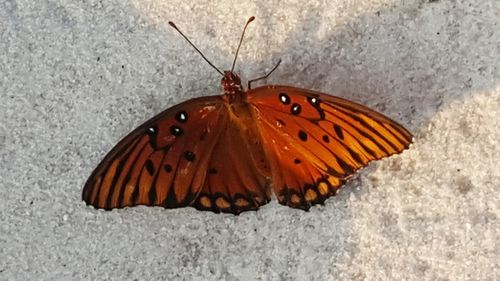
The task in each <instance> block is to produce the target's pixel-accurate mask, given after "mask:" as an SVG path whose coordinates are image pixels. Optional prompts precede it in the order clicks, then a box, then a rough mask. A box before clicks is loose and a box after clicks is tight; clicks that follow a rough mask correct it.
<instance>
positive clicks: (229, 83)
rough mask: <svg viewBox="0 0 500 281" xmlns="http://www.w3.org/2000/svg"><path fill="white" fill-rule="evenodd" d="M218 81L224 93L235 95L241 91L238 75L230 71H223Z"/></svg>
mask: <svg viewBox="0 0 500 281" xmlns="http://www.w3.org/2000/svg"><path fill="white" fill-rule="evenodd" d="M220 83H221V85H222V88H223V89H224V95H236V94H237V93H241V92H243V86H242V85H241V79H240V77H238V75H236V74H235V73H234V72H232V71H224V76H223V77H222V80H221V81H220Z"/></svg>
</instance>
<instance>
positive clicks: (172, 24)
mask: <svg viewBox="0 0 500 281" xmlns="http://www.w3.org/2000/svg"><path fill="white" fill-rule="evenodd" d="M168 24H169V25H170V26H171V27H173V28H175V30H177V32H179V33H180V34H181V35H182V37H184V39H186V41H188V43H189V44H191V46H193V48H194V49H195V50H196V51H197V52H198V53H199V54H200V55H201V56H202V57H203V59H204V60H205V61H206V62H208V64H210V66H211V67H213V68H214V69H215V70H217V72H219V73H220V74H221V75H222V76H224V73H222V71H220V70H219V69H218V68H217V67H216V66H215V65H213V64H212V63H211V62H210V61H209V60H208V59H207V58H206V57H205V56H204V55H203V53H202V52H201V51H200V50H198V48H196V46H195V45H194V44H193V43H191V41H189V39H188V38H187V37H186V35H184V33H182V32H181V31H180V30H179V29H178V28H177V26H176V25H175V24H174V23H173V22H171V21H169V22H168Z"/></svg>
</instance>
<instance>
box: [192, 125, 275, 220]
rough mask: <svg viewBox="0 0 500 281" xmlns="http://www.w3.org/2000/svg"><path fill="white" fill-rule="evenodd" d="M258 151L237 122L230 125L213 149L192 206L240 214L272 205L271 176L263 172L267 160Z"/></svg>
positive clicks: (217, 211) (262, 153) (261, 152)
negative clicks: (198, 192) (268, 177)
mask: <svg viewBox="0 0 500 281" xmlns="http://www.w3.org/2000/svg"><path fill="white" fill-rule="evenodd" d="M256 148H257V149H256ZM258 148H260V146H255V143H250V138H248V137H246V136H245V132H242V130H241V129H240V128H239V127H238V126H237V125H236V124H235V123H233V122H228V123H227V125H226V128H224V131H223V132H222V134H221V136H220V138H219V141H218V142H217V145H216V146H215V148H214V151H213V156H212V157H211V159H210V163H209V169H208V174H207V178H206V180H205V184H204V186H203V188H202V190H201V192H200V195H199V196H198V198H197V199H196V200H195V201H194V202H193V204H192V205H193V206H194V207H195V208H197V209H199V210H210V211H213V212H216V213H219V212H226V213H233V214H239V213H240V212H243V211H248V210H256V209H257V208H258V207H259V206H261V205H264V204H266V203H267V202H269V200H270V198H271V197H270V189H269V187H268V184H267V180H266V177H267V176H268V174H269V173H268V172H267V173H266V172H265V171H261V170H262V169H263V170H265V169H266V168H267V167H266V165H267V164H266V163H267V161H266V159H265V155H264V152H263V151H261V150H259V149H258ZM258 163H263V165H259V164H258ZM259 166H262V169H259Z"/></svg>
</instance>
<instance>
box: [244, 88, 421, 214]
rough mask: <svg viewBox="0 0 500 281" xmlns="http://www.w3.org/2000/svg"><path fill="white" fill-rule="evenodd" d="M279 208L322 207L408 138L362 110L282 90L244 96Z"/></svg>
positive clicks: (330, 98)
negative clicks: (350, 180) (362, 170)
mask: <svg viewBox="0 0 500 281" xmlns="http://www.w3.org/2000/svg"><path fill="white" fill-rule="evenodd" d="M247 102H248V103H249V104H250V105H251V111H252V114H253V116H254V119H255V120H256V123H257V127H258V128H259V132H260V134H261V138H262V141H263V144H264V148H265V149H266V155H267V157H268V159H269V162H270V165H271V173H272V180H273V187H274V191H275V193H276V195H277V197H278V200H279V202H280V203H281V204H284V205H288V206H291V207H296V208H302V209H308V208H309V207H310V206H311V205H312V204H316V203H322V202H323V201H324V200H325V199H326V198H328V197H329V196H331V195H334V194H335V192H336V190H337V189H338V188H339V187H340V186H341V185H342V184H343V183H344V182H345V181H346V180H347V179H348V178H349V177H350V176H352V175H353V173H354V172H355V171H356V170H358V169H360V168H362V167H364V166H366V165H367V164H368V163H369V162H370V161H372V160H376V159H380V158H383V157H386V156H389V155H392V154H396V153H400V152H401V151H403V150H404V149H406V148H408V146H409V145H410V143H411V140H412V135H411V134H410V133H409V132H408V131H407V130H406V129H405V128H404V127H403V126H401V125H399V124H398V123H396V122H394V121H393V120H391V119H389V118H387V117H386V116H384V115H382V114H380V113H377V112H375V111H373V110H371V109H369V108H367V107H365V106H362V105H360V104H357V103H354V102H352V101H349V100H345V99H342V98H338V97H333V96H330V95H327V94H323V93H319V92H315V91H310V90H305V89H299V88H294V87H287V86H264V87H259V88H256V89H253V90H250V91H248V92H247Z"/></svg>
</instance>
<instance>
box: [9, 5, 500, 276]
mask: <svg viewBox="0 0 500 281" xmlns="http://www.w3.org/2000/svg"><path fill="white" fill-rule="evenodd" d="M185 2H186V1H163V0H161V1H160V0H135V1H122V0H120V1H119V0H110V1H98V0H90V1H65V0H54V1H9V0H0V50H2V52H0V120H1V122H0V176H1V181H0V198H1V199H2V203H1V204H0V218H1V221H2V223H1V224H0V256H1V258H0V280H30V279H31V280H182V279H184V280H363V279H367V280H388V279H392V280H401V279H406V280H498V279H500V269H499V265H498V260H500V242H499V240H500V237H499V232H498V230H499V229H500V223H499V216H500V199H499V198H500V197H499V195H498V190H499V185H500V165H498V159H500V142H499V139H500V130H499V127H500V124H499V122H500V2H498V1H495V0H482V1H468V0H456V1H445V0H441V1H426V0H416V1H390V0H374V1H367V0H363V1H348V0H344V1H341V0H334V1H322V2H314V1H312V2H309V1H304V2H301V1H296V0H295V1H288V2H287V3H284V2H282V1H276V0H271V1H254V2H253V3H252V4H239V1H206V2H205V3H197V2H193V3H191V4H185ZM251 15H255V16H256V21H255V22H254V23H252V24H251V25H250V28H249V29H248V32H247V37H246V39H245V43H244V45H243V47H242V49H241V51H240V58H239V60H238V64H237V71H238V72H239V73H240V74H241V75H242V77H246V78H248V79H250V78H254V77H257V76H260V75H262V74H263V73H264V72H265V71H266V70H269V69H270V68H271V67H272V66H273V65H274V63H275V62H276V61H277V60H278V58H282V59H283V63H282V65H281V66H280V67H279V68H278V70H276V72H275V73H274V74H273V75H272V76H271V77H270V78H269V79H268V80H267V83H277V84H289V85H295V86H300V87H305V88H310V89H314V90H319V91H324V92H329V93H333V94H336V95H338V96H341V97H345V98H349V99H352V100H354V101H358V102H361V103H364V104H366V105H368V106H371V107H373V108H374V109H377V110H379V111H381V112H383V113H385V114H387V115H388V116H390V117H392V118H394V119H395V120H398V121H400V122H401V123H402V124H404V125H405V126H407V127H408V128H409V129H410V130H411V131H413V132H414V133H415V143H414V145H413V146H412V147H411V149H410V150H408V151H406V152H405V153H403V154H401V155H397V156H394V157H391V158H389V159H385V160H382V161H378V162H376V163H373V164H371V165H370V166H369V167H368V168H366V169H364V170H363V171H361V173H359V175H358V176H356V177H355V178H354V179H353V180H352V181H350V182H349V183H348V184H347V185H346V186H345V188H344V189H343V190H342V192H340V194H339V196H337V197H335V198H333V199H330V200H327V202H326V204H325V205H324V206H319V207H314V208H312V209H311V210H310V211H309V212H303V211H300V210H294V209H291V208H287V207H284V206H280V205H278V204H277V203H276V201H273V202H272V203H270V204H268V205H266V206H265V207H263V208H261V210H259V211H258V212H249V213H244V214H242V215H240V216H233V215H216V214H213V213H210V212H199V211H195V210H194V209H192V208H185V209H178V210H164V209H161V208H146V207H138V208H130V209H124V210H115V211H112V212H103V211H96V210H94V209H93V208H91V207H86V206H85V204H84V203H83V202H81V200H80V196H81V191H82V186H83V183H84V181H85V180H86V179H87V177H88V175H89V174H90V173H91V171H92V169H93V168H94V167H95V166H96V165H97V163H98V162H99V160H100V159H101V158H102V157H103V156H104V154H105V153H106V152H107V151H108V150H109V149H111V147H112V146H113V145H114V144H115V143H116V142H117V141H118V140H119V139H120V138H121V137H122V136H123V135H125V134H126V133H127V132H128V131H130V130H131V129H133V128H134V127H136V126H138V125H139V124H140V123H141V122H142V121H143V120H145V119H147V118H149V117H151V116H153V115H154V114H155V113H157V112H159V111H161V110H162V109H163V108H165V107H169V106H172V105H174V104H176V103H178V102H180V101H183V100H186V99H189V98H192V97H197V96H202V95H211V94H217V93H220V88H219V79H220V77H219V75H218V74H217V73H216V72H215V71H213V70H212V69H211V68H210V67H209V66H208V65H207V64H206V63H205V62H204V61H202V60H201V58H200V57H199V55H198V54H196V53H194V52H193V50H192V49H191V48H190V47H189V46H188V45H187V43H186V42H184V41H183V39H182V38H181V37H180V36H179V35H178V34H176V33H175V32H174V30H173V29H171V28H170V27H169V26H168V24H167V22H168V21H169V20H172V21H174V22H176V24H177V25H178V27H179V28H181V29H182V30H183V31H184V32H185V33H186V34H187V35H189V37H190V38H192V39H193V41H194V42H195V43H196V44H197V45H198V46H199V48H200V49H201V50H203V51H204V53H205V55H206V56H207V57H208V58H210V59H211V60H212V61H213V62H214V64H216V65H218V66H220V67H222V68H228V67H229V65H230V64H231V62H232V58H233V53H234V51H235V48H236V45H237V41H238V39H239V36H240V31H241V29H242V27H243V24H244V23H245V20H246V19H247V18H248V17H249V16H251Z"/></svg>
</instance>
